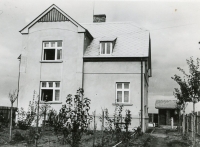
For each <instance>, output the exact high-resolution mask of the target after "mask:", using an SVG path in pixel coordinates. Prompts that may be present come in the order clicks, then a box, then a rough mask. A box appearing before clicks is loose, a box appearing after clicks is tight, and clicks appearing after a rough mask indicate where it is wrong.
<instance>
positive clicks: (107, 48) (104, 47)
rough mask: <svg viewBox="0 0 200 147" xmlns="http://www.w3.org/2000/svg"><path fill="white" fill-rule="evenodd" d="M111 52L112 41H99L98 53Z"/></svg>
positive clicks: (107, 53)
mask: <svg viewBox="0 0 200 147" xmlns="http://www.w3.org/2000/svg"><path fill="white" fill-rule="evenodd" d="M111 53H112V42H101V43H100V54H101V55H110V54H111Z"/></svg>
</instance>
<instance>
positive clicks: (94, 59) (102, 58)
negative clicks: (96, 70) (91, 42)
mask: <svg viewBox="0 0 200 147" xmlns="http://www.w3.org/2000/svg"><path fill="white" fill-rule="evenodd" d="M141 60H142V61H147V60H148V57H111V56H100V57H91V56H88V57H83V61H84V62H100V61H101V62H107V61H109V62H121V61H141Z"/></svg>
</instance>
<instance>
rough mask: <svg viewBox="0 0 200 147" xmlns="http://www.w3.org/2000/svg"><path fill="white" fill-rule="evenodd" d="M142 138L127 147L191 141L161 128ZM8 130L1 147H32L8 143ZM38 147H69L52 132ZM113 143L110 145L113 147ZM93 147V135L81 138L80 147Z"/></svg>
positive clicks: (178, 146) (180, 145)
mask: <svg viewBox="0 0 200 147" xmlns="http://www.w3.org/2000/svg"><path fill="white" fill-rule="evenodd" d="M16 131H20V133H22V134H23V133H25V132H26V130H19V129H14V130H13V134H15V133H16ZM147 132H148V133H144V134H143V135H142V136H137V137H136V138H134V137H132V138H131V139H130V141H129V147H189V145H191V141H190V140H189V139H188V138H187V137H186V138H183V137H182V136H181V135H180V134H179V133H178V132H177V131H176V130H166V129H161V128H150V130H148V131H147ZM8 138H9V129H8V128H4V129H1V130H0V146H3V147H27V146H28V147H33V146H35V145H34V143H33V144H32V145H28V144H27V142H26V141H25V140H20V138H19V140H20V141H12V142H11V143H9V142H8ZM96 142H101V132H99V134H98V133H97V134H96ZM38 145H39V146H38V147H50V146H51V147H69V145H66V144H65V145H62V144H60V143H59V142H58V139H57V137H56V136H55V135H54V133H53V132H52V131H43V133H42V136H41V137H40V139H39V140H38ZM114 145H115V143H114V144H113V145H112V146H114ZM92 146H93V135H92V134H86V135H84V136H83V138H82V143H81V145H80V147H92ZM124 146H126V144H125V143H120V144H119V145H117V147H124ZM99 147H100V146H99Z"/></svg>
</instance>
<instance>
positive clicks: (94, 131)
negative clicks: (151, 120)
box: [93, 110, 96, 147]
mask: <svg viewBox="0 0 200 147" xmlns="http://www.w3.org/2000/svg"><path fill="white" fill-rule="evenodd" d="M95 115H96V110H95V111H94V114H93V117H94V130H93V147H94V144H95V133H96V125H95Z"/></svg>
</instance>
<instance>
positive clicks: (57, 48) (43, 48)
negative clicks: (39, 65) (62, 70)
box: [42, 40, 63, 61]
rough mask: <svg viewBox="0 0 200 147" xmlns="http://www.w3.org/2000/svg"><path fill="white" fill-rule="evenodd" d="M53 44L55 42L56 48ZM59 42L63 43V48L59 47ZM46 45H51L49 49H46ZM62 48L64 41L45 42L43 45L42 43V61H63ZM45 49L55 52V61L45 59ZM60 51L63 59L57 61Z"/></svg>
mask: <svg viewBox="0 0 200 147" xmlns="http://www.w3.org/2000/svg"><path fill="white" fill-rule="evenodd" d="M52 42H55V47H52V46H51V43H52ZM58 42H62V46H61V47H58ZM45 43H48V44H49V45H48V47H45ZM62 47H63V41H61V40H57V41H43V43H42V61H61V60H62ZM45 49H52V50H55V59H54V60H45V59H44V50H45ZM58 50H61V57H60V59H57V51H58Z"/></svg>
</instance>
